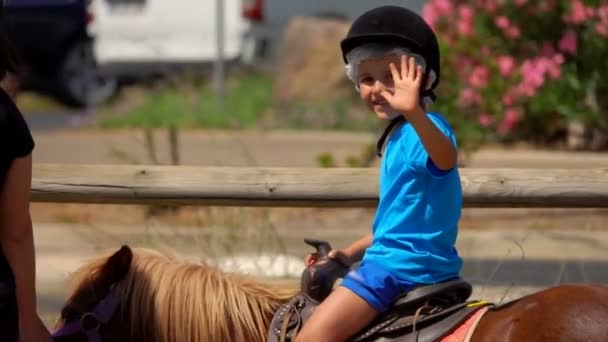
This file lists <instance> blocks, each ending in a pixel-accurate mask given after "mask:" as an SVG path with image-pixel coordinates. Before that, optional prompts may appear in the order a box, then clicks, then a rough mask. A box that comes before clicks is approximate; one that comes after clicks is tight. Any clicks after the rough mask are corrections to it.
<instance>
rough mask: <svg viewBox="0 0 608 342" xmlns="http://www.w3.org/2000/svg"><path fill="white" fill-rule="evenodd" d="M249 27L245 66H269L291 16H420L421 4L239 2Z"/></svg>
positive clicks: (394, 0) (381, 0) (403, 0)
mask: <svg viewBox="0 0 608 342" xmlns="http://www.w3.org/2000/svg"><path fill="white" fill-rule="evenodd" d="M242 1H243V17H244V18H246V19H247V20H249V22H250V23H251V26H250V29H249V31H248V32H247V33H246V36H245V41H244V44H245V45H244V47H243V61H244V62H245V63H247V64H256V65H260V64H272V62H273V59H274V57H275V56H276V52H277V49H278V47H279V45H280V41H281V36H282V34H283V31H284V29H285V26H286V25H287V24H288V23H289V20H290V19H291V18H292V17H294V16H312V17H321V18H323V17H325V18H340V19H346V20H349V21H352V20H354V19H355V18H357V17H358V16H359V15H361V14H363V12H365V11H366V10H368V9H371V8H374V7H377V6H381V5H399V6H403V7H407V8H410V9H412V10H414V11H416V12H417V13H421V11H422V5H423V4H424V2H425V1H424V0H242Z"/></svg>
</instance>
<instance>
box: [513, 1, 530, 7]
mask: <svg viewBox="0 0 608 342" xmlns="http://www.w3.org/2000/svg"><path fill="white" fill-rule="evenodd" d="M514 2H515V4H516V5H517V6H522V5H525V4H526V3H527V2H528V0H515V1H514Z"/></svg>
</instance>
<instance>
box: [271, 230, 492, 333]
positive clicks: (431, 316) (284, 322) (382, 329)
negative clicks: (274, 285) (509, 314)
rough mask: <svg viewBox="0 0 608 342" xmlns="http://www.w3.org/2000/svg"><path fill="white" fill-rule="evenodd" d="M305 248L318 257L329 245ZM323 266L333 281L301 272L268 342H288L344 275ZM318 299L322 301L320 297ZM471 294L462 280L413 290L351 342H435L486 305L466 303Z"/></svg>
mask: <svg viewBox="0 0 608 342" xmlns="http://www.w3.org/2000/svg"><path fill="white" fill-rule="evenodd" d="M307 243H309V244H313V245H314V244H315V243H316V244H317V245H315V247H317V252H319V250H322V251H323V250H325V251H329V250H331V248H329V247H328V245H322V247H321V248H319V247H318V246H319V243H322V244H327V243H326V242H318V241H314V240H313V241H312V243H311V241H309V240H307ZM332 261H333V260H332ZM327 263H328V262H327V261H326V262H325V263H324V264H322V265H324V266H323V269H329V270H330V271H331V272H332V273H333V274H335V275H336V276H335V277H333V278H332V277H330V276H329V275H328V274H327V273H325V274H324V272H323V269H321V268H317V269H314V270H305V271H304V273H303V274H302V291H301V293H300V294H299V295H297V296H296V297H294V298H293V299H292V300H291V301H290V302H288V303H286V304H284V305H282V306H281V307H280V308H279V310H278V311H277V312H276V314H275V316H274V317H273V319H272V322H271V324H270V329H269V331H268V338H267V341H268V342H286V341H293V340H294V339H295V336H296V335H297V333H298V332H299V331H300V329H301V328H302V326H303V325H304V324H306V322H307V321H308V318H309V317H310V316H311V315H312V313H313V311H314V309H315V308H316V307H317V306H318V305H319V304H320V303H321V302H322V301H323V299H324V298H325V297H326V296H327V295H328V294H329V292H331V289H332V288H333V286H334V282H333V281H335V280H337V278H339V277H342V276H343V275H344V274H345V273H346V271H344V270H339V271H336V270H337V269H339V267H337V266H336V264H333V265H327ZM342 268H346V266H342ZM346 270H348V268H346ZM311 274H312V276H311ZM328 281H329V284H327V282H328ZM323 282H325V283H323ZM319 289H323V290H322V291H320V290H319ZM319 293H322V295H323V296H322V297H319ZM471 293H472V286H471V285H470V284H469V283H468V282H466V281H465V280H463V279H461V278H455V279H451V280H448V281H446V282H442V283H438V284H432V285H421V286H418V287H416V288H414V289H413V290H411V291H409V292H407V293H404V294H403V295H401V296H399V297H398V298H397V299H396V300H395V302H394V303H393V305H392V307H391V309H390V310H389V311H388V312H386V313H384V314H382V315H380V316H378V317H377V318H376V319H375V320H374V321H373V322H371V323H370V324H369V325H368V326H367V327H365V328H364V329H362V330H361V331H359V332H358V333H357V334H356V335H355V336H354V337H352V338H351V340H350V341H351V342H368V341H373V340H377V339H378V338H380V337H382V338H385V339H387V340H391V339H397V338H398V339H399V340H406V341H409V340H411V341H417V342H434V341H438V340H439V339H441V338H442V337H444V336H446V335H448V334H450V333H451V332H452V331H453V330H454V329H456V328H457V327H458V326H459V324H460V323H461V322H464V321H465V320H466V319H468V318H469V317H471V316H472V315H473V314H474V313H475V312H476V311H477V310H479V309H481V308H482V307H484V306H486V305H490V304H489V303H485V302H475V301H467V299H468V298H469V297H470V295H471ZM406 338H408V339H406Z"/></svg>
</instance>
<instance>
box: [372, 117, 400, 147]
mask: <svg viewBox="0 0 608 342" xmlns="http://www.w3.org/2000/svg"><path fill="white" fill-rule="evenodd" d="M404 121H405V117H404V116H403V115H397V116H396V117H395V118H393V119H391V122H390V123H389V124H388V126H386V128H385V129H384V132H382V135H381V136H380V139H378V142H377V143H376V154H377V155H378V157H382V148H383V147H384V142H385V141H386V138H388V135H389V134H390V133H391V131H392V130H393V128H394V127H395V126H397V125H398V124H399V123H401V122H404Z"/></svg>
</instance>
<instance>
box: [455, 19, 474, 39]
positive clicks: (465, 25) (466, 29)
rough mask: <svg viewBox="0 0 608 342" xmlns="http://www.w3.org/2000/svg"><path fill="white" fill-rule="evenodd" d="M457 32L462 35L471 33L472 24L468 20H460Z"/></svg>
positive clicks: (466, 35)
mask: <svg viewBox="0 0 608 342" xmlns="http://www.w3.org/2000/svg"><path fill="white" fill-rule="evenodd" d="M458 33H460V34H461V35H462V36H464V37H468V36H470V35H472V34H473V25H471V23H470V22H468V21H465V20H461V21H459V22H458Z"/></svg>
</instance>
